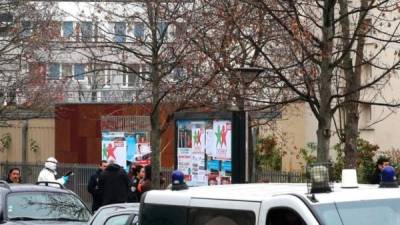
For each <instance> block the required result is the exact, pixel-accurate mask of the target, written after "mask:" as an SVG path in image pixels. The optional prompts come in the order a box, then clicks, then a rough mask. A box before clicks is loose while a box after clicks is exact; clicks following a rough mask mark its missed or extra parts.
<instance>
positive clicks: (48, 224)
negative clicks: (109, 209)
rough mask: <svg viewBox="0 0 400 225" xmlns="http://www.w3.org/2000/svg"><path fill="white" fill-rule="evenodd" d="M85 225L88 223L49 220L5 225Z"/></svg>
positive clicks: (16, 222)
mask: <svg viewBox="0 0 400 225" xmlns="http://www.w3.org/2000/svg"><path fill="white" fill-rule="evenodd" d="M53 224H54V225H85V224H86V222H74V221H47V220H34V221H32V220H30V221H28V220H27V221H9V222H7V223H5V225H53Z"/></svg>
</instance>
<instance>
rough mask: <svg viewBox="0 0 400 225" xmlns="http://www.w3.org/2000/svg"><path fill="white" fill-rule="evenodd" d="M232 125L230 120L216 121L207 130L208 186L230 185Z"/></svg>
mask: <svg viewBox="0 0 400 225" xmlns="http://www.w3.org/2000/svg"><path fill="white" fill-rule="evenodd" d="M231 138H232V123H231V121H229V120H214V121H213V123H212V129H211V130H207V140H206V142H207V149H206V152H207V175H208V184H209V185H217V184H229V183H231V176H232V161H231V159H232V142H231V141H232V140H231Z"/></svg>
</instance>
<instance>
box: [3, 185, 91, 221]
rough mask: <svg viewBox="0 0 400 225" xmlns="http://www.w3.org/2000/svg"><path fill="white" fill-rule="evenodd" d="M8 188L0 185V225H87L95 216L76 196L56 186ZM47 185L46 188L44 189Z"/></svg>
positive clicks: (9, 186) (13, 186)
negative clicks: (92, 216) (92, 215)
mask: <svg viewBox="0 0 400 225" xmlns="http://www.w3.org/2000/svg"><path fill="white" fill-rule="evenodd" d="M49 183H51V182H42V183H41V184H42V185H35V184H8V183H7V182H5V181H0V224H5V225H17V224H31V225H36V224H46V225H52V224H62V225H83V224H86V223H87V222H88V220H89V218H90V216H91V213H90V211H89V209H88V207H87V206H86V205H85V204H84V203H83V201H82V200H81V199H80V198H79V197H78V195H76V194H75V193H74V192H72V191H70V190H67V189H64V187H63V186H62V185H59V187H52V186H50V185H54V184H55V183H54V184H53V183H52V184H50V185H49ZM43 184H44V185H43Z"/></svg>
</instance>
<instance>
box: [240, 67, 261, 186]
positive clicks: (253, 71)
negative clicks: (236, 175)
mask: <svg viewBox="0 0 400 225" xmlns="http://www.w3.org/2000/svg"><path fill="white" fill-rule="evenodd" d="M233 71H234V76H235V77H236V78H237V80H238V81H239V82H240V83H239V86H240V88H239V96H237V99H236V105H237V107H238V110H239V112H242V113H243V115H244V119H245V123H246V125H245V127H246V128H247V129H245V142H246V143H245V155H246V160H245V162H246V166H245V168H246V171H245V174H246V181H254V176H253V172H254V171H255V157H254V155H255V154H254V152H255V148H254V146H255V144H254V142H253V135H252V130H251V127H250V124H249V120H250V118H249V116H248V113H247V112H246V107H245V97H246V91H247V88H248V87H249V85H250V84H251V83H252V82H253V81H254V80H255V79H257V77H258V75H259V74H260V73H261V72H263V71H264V69H262V68H259V67H239V68H234V69H233Z"/></svg>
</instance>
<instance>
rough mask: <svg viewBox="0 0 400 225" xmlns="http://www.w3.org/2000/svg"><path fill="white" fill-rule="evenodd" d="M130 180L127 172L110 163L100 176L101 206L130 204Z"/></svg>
mask: <svg viewBox="0 0 400 225" xmlns="http://www.w3.org/2000/svg"><path fill="white" fill-rule="evenodd" d="M129 189H130V180H129V177H128V175H127V174H126V172H125V170H124V169H123V168H122V167H121V166H119V165H118V164H116V163H115V161H114V160H109V161H108V166H107V167H106V169H105V170H104V171H103V172H102V173H101V174H100V176H99V182H98V194H99V195H100V196H101V199H102V201H101V206H104V205H109V204H114V203H124V202H128V194H129Z"/></svg>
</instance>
